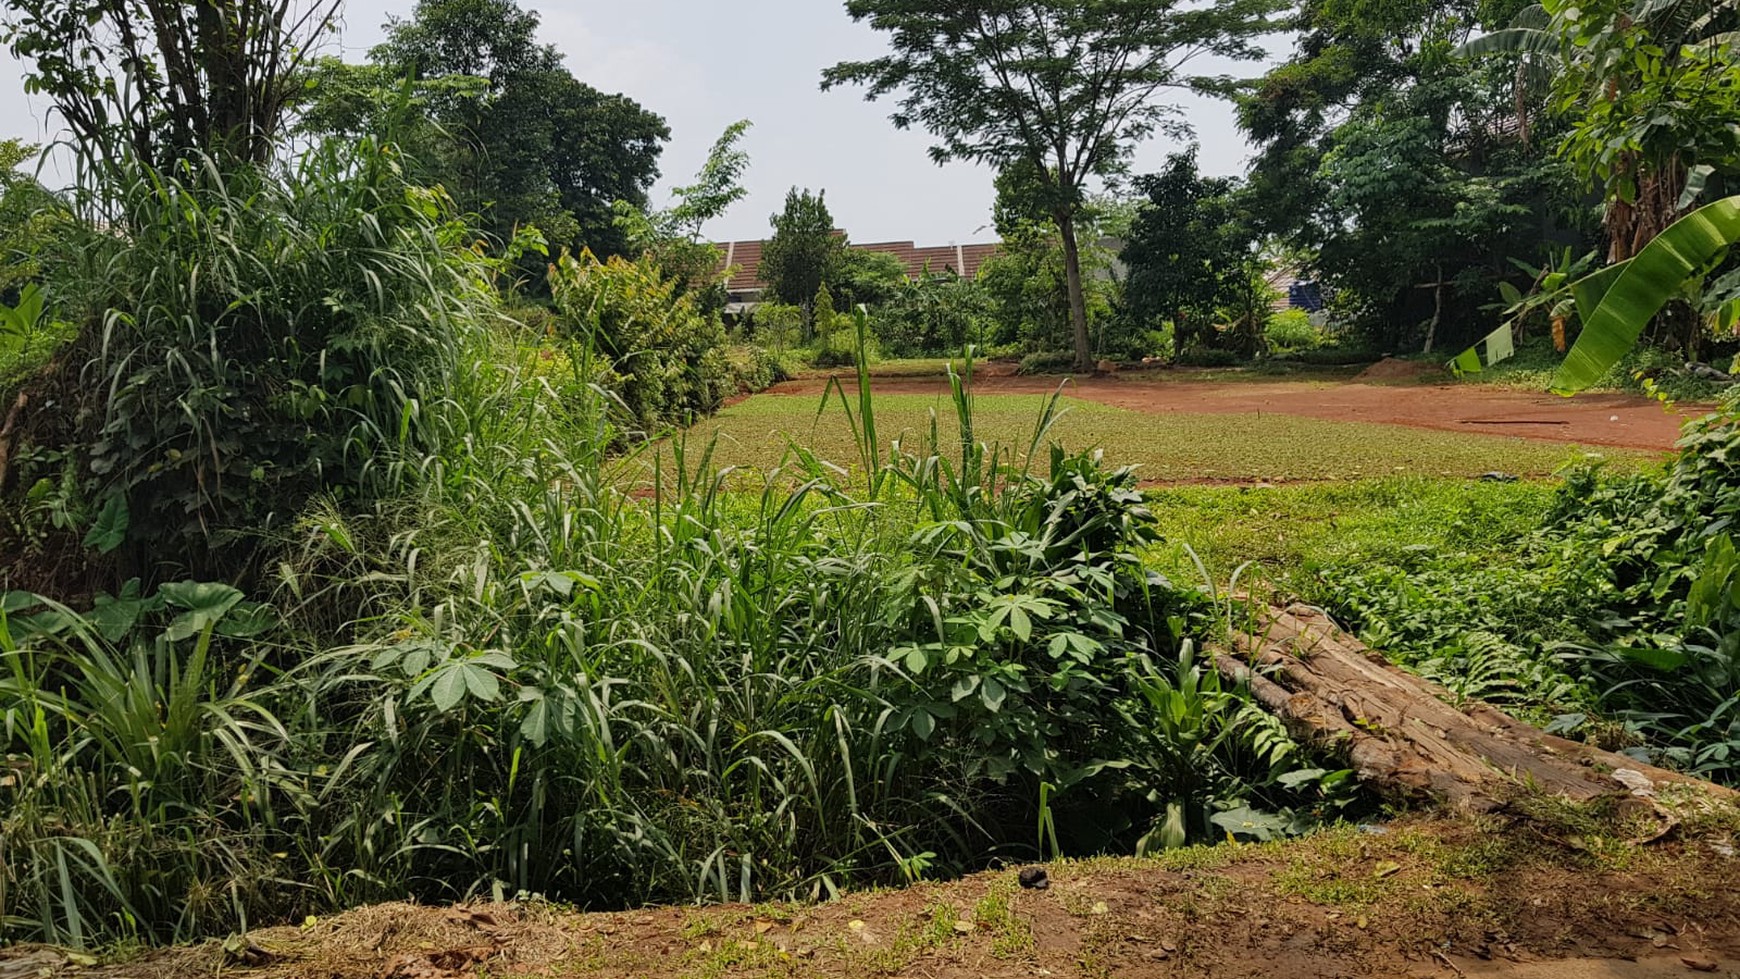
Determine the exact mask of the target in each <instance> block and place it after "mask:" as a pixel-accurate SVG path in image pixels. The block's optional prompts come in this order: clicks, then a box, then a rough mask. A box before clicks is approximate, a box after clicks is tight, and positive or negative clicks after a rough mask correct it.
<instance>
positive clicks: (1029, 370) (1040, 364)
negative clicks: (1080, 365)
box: [1016, 351, 1075, 374]
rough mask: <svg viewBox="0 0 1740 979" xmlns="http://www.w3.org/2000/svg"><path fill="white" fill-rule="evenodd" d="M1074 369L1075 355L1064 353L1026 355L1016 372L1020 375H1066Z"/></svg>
mask: <svg viewBox="0 0 1740 979" xmlns="http://www.w3.org/2000/svg"><path fill="white" fill-rule="evenodd" d="M1074 369H1075V354H1072V353H1068V352H1065V351H1055V352H1052V353H1042V354H1028V355H1027V356H1025V357H1023V358H1021V366H1020V367H1018V368H1017V369H1016V370H1017V372H1018V373H1021V374H1067V373H1069V372H1070V371H1072V370H1074Z"/></svg>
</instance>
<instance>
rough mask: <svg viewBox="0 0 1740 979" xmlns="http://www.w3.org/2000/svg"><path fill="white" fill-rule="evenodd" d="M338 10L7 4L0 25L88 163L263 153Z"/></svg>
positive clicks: (177, 0)
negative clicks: (306, 63) (305, 64)
mask: <svg viewBox="0 0 1740 979" xmlns="http://www.w3.org/2000/svg"><path fill="white" fill-rule="evenodd" d="M339 3H340V0H6V4H5V13H4V15H3V16H0V22H3V23H4V25H5V37H6V42H7V44H8V45H9V46H10V48H11V50H12V53H13V55H14V56H16V57H18V58H20V59H22V60H23V61H24V62H25V63H26V64H27V65H29V66H30V67H29V68H28V69H27V74H26V76H25V89H26V91H28V92H30V93H33V94H39V95H46V96H48V97H49V98H50V99H51V100H52V101H53V102H54V107H55V111H56V112H57V113H58V114H59V115H60V116H61V118H62V119H63V120H65V122H66V125H67V127H68V128H69V129H71V130H72V133H73V136H74V138H75V140H76V146H77V149H78V150H79V151H80V152H81V153H82V154H84V155H85V156H86V158H87V159H88V160H90V161H92V162H95V163H99V164H108V163H113V162H115V161H116V160H117V158H119V157H120V156H122V155H130V156H132V157H134V158H136V159H138V160H140V161H142V162H144V163H146V164H147V165H150V166H154V167H165V166H167V165H169V164H170V163H172V162H174V161H175V160H178V159H184V158H187V157H189V156H193V155H199V154H204V155H207V156H210V157H211V158H212V159H214V160H216V161H217V162H218V163H219V164H220V165H223V164H227V163H231V162H245V163H259V162H263V161H264V160H265V159H266V158H267V157H268V156H269V155H270V154H271V152H272V149H273V146H274V141H275V139H276V137H277V136H278V134H279V130H280V127H281V125H282V123H283V120H284V114H285V107H286V106H287V104H288V103H289V100H290V98H291V96H292V95H293V94H294V92H295V88H296V84H295V83H296V81H297V76H298V74H299V71H300V69H301V67H302V65H303V61H304V59H306V58H307V57H308V56H309V54H310V52H312V51H313V50H315V49H316V44H317V42H318V40H319V39H320V37H321V36H322V35H323V34H324V33H325V32H326V30H327V28H328V27H330V26H331V24H332V21H333V18H334V17H335V16H336V14H337V11H338V7H339Z"/></svg>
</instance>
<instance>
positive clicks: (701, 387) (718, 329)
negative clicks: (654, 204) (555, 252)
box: [550, 251, 739, 438]
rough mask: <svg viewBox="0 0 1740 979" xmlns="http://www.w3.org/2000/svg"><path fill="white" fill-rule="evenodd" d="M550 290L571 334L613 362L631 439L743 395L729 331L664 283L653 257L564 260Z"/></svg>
mask: <svg viewBox="0 0 1740 979" xmlns="http://www.w3.org/2000/svg"><path fill="white" fill-rule="evenodd" d="M550 288H551V293H552V295H553V296H554V298H555V302H556V308H557V309H558V310H559V311H560V313H561V317H562V323H563V326H564V328H565V329H566V330H567V331H568V334H569V335H570V336H573V337H576V338H580V339H582V340H584V341H585V342H586V343H588V344H592V345H595V347H596V349H597V351H598V352H599V353H600V354H602V355H603V356H604V357H605V358H607V359H608V361H609V365H610V367H609V370H610V374H611V381H610V387H611V388H612V390H613V392H614V393H615V394H616V396H617V398H618V399H619V400H620V402H621V407H622V409H623V413H624V415H625V416H626V417H625V418H624V419H623V421H624V423H625V427H626V429H627V430H628V431H629V432H630V433H633V434H636V435H638V436H640V437H643V438H645V437H651V436H652V435H654V434H656V433H658V432H659V431H661V430H663V429H664V428H666V427H667V426H670V425H675V424H681V423H684V422H686V421H688V420H689V419H691V418H694V417H696V416H700V415H707V414H711V413H712V412H714V411H717V410H718V408H719V406H720V405H721V404H723V403H724V401H725V398H726V397H728V396H730V395H732V394H735V393H737V391H738V390H739V385H738V383H737V379H735V378H734V377H733V372H732V370H731V366H730V362H729V359H728V358H727V356H726V353H725V327H724V324H723V323H721V322H720V321H719V319H718V318H717V317H711V316H703V315H702V314H701V312H700V310H699V309H697V308H696V305H695V297H694V296H693V294H690V293H686V292H684V291H682V289H681V284H680V283H679V282H678V281H677V280H675V279H667V278H665V276H664V274H663V273H662V272H661V271H660V270H659V267H658V265H657V264H656V263H655V262H654V261H653V259H652V258H650V257H647V256H643V257H641V258H640V259H638V260H636V261H632V262H631V261H629V260H627V259H625V258H623V257H621V256H612V257H611V258H610V260H609V261H606V262H600V261H599V260H598V259H597V258H595V257H594V256H593V255H592V253H591V252H590V251H582V252H581V254H580V256H579V257H578V258H575V257H570V256H566V255H564V256H563V257H562V258H561V259H560V260H559V261H558V262H557V264H556V266H555V267H554V268H553V269H552V270H551V273H550Z"/></svg>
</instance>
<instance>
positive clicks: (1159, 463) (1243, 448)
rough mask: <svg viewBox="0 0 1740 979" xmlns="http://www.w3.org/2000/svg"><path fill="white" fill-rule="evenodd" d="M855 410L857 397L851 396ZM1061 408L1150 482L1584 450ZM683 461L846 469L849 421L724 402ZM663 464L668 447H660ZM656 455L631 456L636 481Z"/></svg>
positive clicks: (1070, 423) (1640, 460)
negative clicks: (794, 455)
mask: <svg viewBox="0 0 1740 979" xmlns="http://www.w3.org/2000/svg"><path fill="white" fill-rule="evenodd" d="M1047 400H1048V399H1047V398H1046V397H1045V396H1041V395H1018V394H996V395H981V396H979V397H978V398H977V399H976V401H975V417H976V426H977V431H976V433H975V435H976V437H977V438H978V439H979V440H980V441H985V442H993V443H1002V444H1003V445H1004V446H1006V447H1012V448H1017V449H1020V450H1025V449H1026V447H1027V446H1028V444H1029V443H1030V441H1031V432H1032V431H1033V427H1034V423H1035V421H1036V420H1037V419H1038V418H1039V416H1040V413H1041V411H1042V410H1043V408H1044V406H1045V403H1046V402H1047ZM853 403H854V411H855V410H856V409H855V405H856V400H855V399H854V402H853ZM1059 407H1060V408H1061V409H1063V410H1062V414H1061V415H1060V417H1059V418H1058V419H1057V421H1056V424H1055V425H1054V426H1053V427H1052V429H1051V431H1050V433H1049V436H1048V441H1049V442H1055V443H1058V444H1061V445H1063V446H1065V447H1066V448H1069V449H1071V450H1077V449H1084V448H1099V449H1102V450H1103V451H1104V452H1105V454H1106V457H1107V459H1108V460H1110V461H1111V462H1114V463H1117V464H1130V465H1135V466H1138V467H1140V472H1141V476H1142V478H1143V479H1144V480H1146V481H1148V482H1150V483H1262V482H1268V483H1289V482H1312V481H1327V480H1359V479H1369V478H1378V477H1386V476H1393V475H1418V476H1434V477H1448V478H1462V479H1466V478H1469V477H1474V476H1478V475H1480V474H1482V473H1486V472H1490V471H1495V470H1496V471H1503V472H1507V473H1512V474H1515V475H1518V476H1524V477H1543V476H1548V475H1551V474H1552V473H1554V472H1556V471H1558V470H1559V469H1561V468H1562V467H1563V466H1564V465H1565V464H1566V463H1568V462H1571V461H1575V460H1578V459H1583V458H1586V457H1587V455H1588V454H1587V453H1585V452H1583V451H1582V450H1579V449H1578V448H1576V447H1574V446H1568V445H1560V444H1556V443H1550V442H1538V441H1530V440H1527V439H1518V438H1507V437H1504V436H1493V435H1463V434H1459V433H1454V432H1435V431H1427V430H1423V429H1413V428H1405V427H1401V426H1395V425H1378V424H1370V423H1364V422H1336V421H1325V420H1321V419H1314V418H1299V417H1294V416H1289V415H1255V414H1244V415H1221V414H1190V413H1180V412H1169V413H1164V414H1155V413H1145V412H1137V411H1130V410H1126V409H1123V408H1116V407H1112V406H1110V405H1104V404H1099V403H1097V402H1092V401H1084V400H1080V399H1076V398H1068V397H1065V398H1062V399H1060V400H1059ZM933 415H934V417H935V423H936V425H937V428H938V431H939V434H940V436H941V437H942V439H943V440H944V441H945V442H946V441H949V440H953V439H955V438H957V437H958V435H957V434H956V429H955V421H954V413H953V410H952V408H951V406H950V405H949V403H948V401H947V399H946V398H945V397H941V396H931V395H922V394H899V395H880V396H878V397H877V398H876V426H877V435H878V441H879V442H880V443H881V444H882V446H883V448H884V452H886V450H887V447H888V445H889V444H890V443H892V442H895V441H897V440H899V441H903V442H905V443H906V444H912V443H915V442H916V441H918V440H919V439H920V438H922V437H925V436H926V435H927V434H928V432H929V430H930V426H931V424H932V417H933ZM681 441H682V443H683V444H684V446H685V448H686V451H687V453H688V455H689V456H690V458H691V459H693V458H695V457H698V456H699V455H700V453H701V451H702V450H703V449H704V448H705V447H707V446H708V445H709V444H712V445H714V453H713V457H712V459H711V466H712V468H721V467H726V466H732V467H740V468H744V469H749V470H753V471H757V472H766V471H768V470H771V469H772V468H774V467H776V466H779V465H780V464H781V462H782V461H783V460H786V459H787V458H788V454H789V451H790V448H791V446H792V445H793V444H797V445H801V446H804V447H805V448H807V449H808V450H809V451H811V452H813V453H815V455H816V456H817V457H818V458H820V459H822V460H824V461H827V462H831V463H833V464H836V465H839V466H841V467H843V468H852V467H855V466H857V465H858V463H859V459H860V454H859V451H858V446H857V441H856V440H855V438H854V435H853V431H852V425H851V424H850V423H849V422H848V417H847V413H846V411H845V410H844V409H843V408H842V406H841V403H840V399H839V398H838V397H837V396H832V397H829V398H828V399H827V400H826V401H825V403H824V401H823V399H821V398H818V397H817V396H815V395H781V394H762V395H757V396H755V397H753V398H750V399H748V400H746V401H744V402H742V403H740V404H737V405H735V406H732V407H730V408H727V409H726V410H724V411H723V412H721V413H720V414H719V415H718V416H717V417H714V418H712V419H709V420H707V421H704V422H702V423H701V424H699V425H696V426H695V427H694V428H692V429H690V430H689V431H688V432H687V433H686V434H685V435H684V436H683V437H682V438H681ZM660 453H661V454H662V456H663V462H664V463H665V464H666V465H667V466H668V465H669V463H670V461H671V459H672V453H673V445H672V443H669V442H667V443H666V444H665V445H664V446H662V447H661V449H660ZM1603 455H1604V456H1605V457H1606V458H1609V459H1611V460H1614V461H1615V462H1616V463H1618V464H1621V465H1641V464H1644V463H1645V462H1646V461H1648V460H1650V459H1651V458H1652V457H1651V456H1649V455H1648V454H1646V453H1637V452H1627V451H1624V450H1609V451H1607V452H1605V453H1603ZM652 458H653V456H652V454H651V453H648V454H644V455H642V456H641V457H640V458H639V459H637V460H636V461H635V463H634V466H635V467H637V468H639V469H641V470H643V471H642V472H640V473H634V474H632V475H633V476H634V477H636V478H641V477H644V475H645V473H644V470H646V469H648V468H650V466H651V464H652Z"/></svg>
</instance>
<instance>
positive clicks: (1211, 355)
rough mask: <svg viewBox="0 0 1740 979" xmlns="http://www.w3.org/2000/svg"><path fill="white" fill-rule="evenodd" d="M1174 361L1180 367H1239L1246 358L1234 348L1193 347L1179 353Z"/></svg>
mask: <svg viewBox="0 0 1740 979" xmlns="http://www.w3.org/2000/svg"><path fill="white" fill-rule="evenodd" d="M1174 362H1175V363H1177V364H1178V365H1179V366H1180V367H1237V366H1238V365H1240V364H1242V363H1244V362H1245V359H1244V358H1243V357H1241V356H1239V354H1238V352H1237V351H1233V350H1221V349H1218V348H1215V347H1192V348H1190V349H1189V350H1186V351H1184V352H1183V353H1181V354H1179V355H1178V357H1177V359H1176V361H1174Z"/></svg>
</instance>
